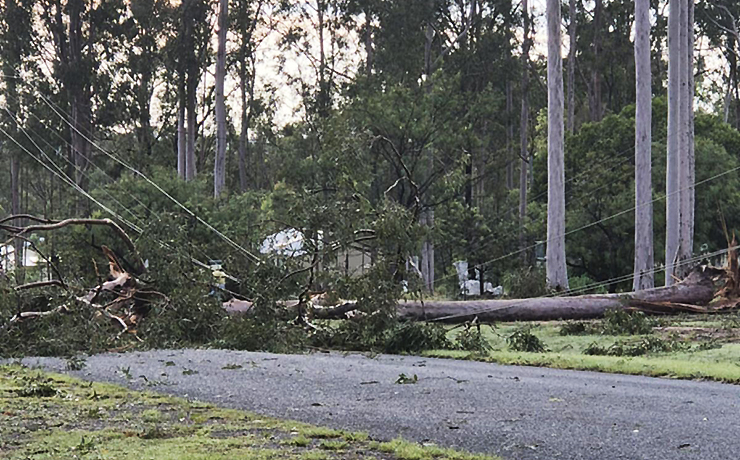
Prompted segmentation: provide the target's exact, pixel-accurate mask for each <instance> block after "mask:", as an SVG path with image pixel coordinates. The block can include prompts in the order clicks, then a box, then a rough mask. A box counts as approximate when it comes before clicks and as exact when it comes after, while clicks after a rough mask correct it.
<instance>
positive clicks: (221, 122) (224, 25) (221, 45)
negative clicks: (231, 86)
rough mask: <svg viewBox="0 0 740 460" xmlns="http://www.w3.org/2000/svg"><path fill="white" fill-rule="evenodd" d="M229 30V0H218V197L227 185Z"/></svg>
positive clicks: (215, 189) (215, 191) (215, 180)
mask: <svg viewBox="0 0 740 460" xmlns="http://www.w3.org/2000/svg"><path fill="white" fill-rule="evenodd" d="M228 30H229V1H228V0H219V2H218V52H217V54H216V161H215V164H214V167H213V195H214V196H215V197H216V198H218V197H219V195H221V193H223V191H224V187H225V186H226V134H227V133H226V100H225V97H224V82H225V80H226V33H227V32H228Z"/></svg>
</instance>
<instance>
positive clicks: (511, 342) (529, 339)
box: [506, 327, 547, 353]
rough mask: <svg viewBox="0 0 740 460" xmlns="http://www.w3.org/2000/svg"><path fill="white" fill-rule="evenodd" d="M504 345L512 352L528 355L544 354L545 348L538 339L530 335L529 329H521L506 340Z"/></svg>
mask: <svg viewBox="0 0 740 460" xmlns="http://www.w3.org/2000/svg"><path fill="white" fill-rule="evenodd" d="M506 343H507V345H508V346H509V349H510V350H512V351H523V352H528V353H544V352H546V351H547V347H545V344H544V343H542V340H540V338H539V337H537V336H536V335H534V334H533V333H532V329H531V327H522V328H519V329H517V330H516V331H514V332H513V333H512V334H511V335H510V336H509V337H507V338H506Z"/></svg>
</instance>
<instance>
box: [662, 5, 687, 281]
mask: <svg viewBox="0 0 740 460" xmlns="http://www.w3.org/2000/svg"><path fill="white" fill-rule="evenodd" d="M682 3H683V1H682V0H670V7H669V8H670V10H669V16H668V140H667V143H668V146H667V149H668V152H667V164H666V239H665V240H666V243H665V285H666V286H671V285H672V284H673V282H674V276H675V274H676V273H675V261H676V259H677V257H678V244H679V231H680V227H679V224H680V211H681V210H680V205H679V203H680V201H679V200H680V196H679V193H678V192H679V184H680V182H679V172H680V169H679V167H680V153H679V151H680V148H681V140H680V137H681V135H680V130H681V110H680V107H681V69H682V65H681V61H682V55H681V10H682V9H683V8H682V6H681V5H682Z"/></svg>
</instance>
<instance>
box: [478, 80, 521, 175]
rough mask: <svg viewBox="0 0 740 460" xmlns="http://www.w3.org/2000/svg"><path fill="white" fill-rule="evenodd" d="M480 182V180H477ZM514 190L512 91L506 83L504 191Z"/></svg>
mask: <svg viewBox="0 0 740 460" xmlns="http://www.w3.org/2000/svg"><path fill="white" fill-rule="evenodd" d="M479 181H480V179H479ZM513 189H514V91H513V90H512V84H511V80H507V81H506V190H513Z"/></svg>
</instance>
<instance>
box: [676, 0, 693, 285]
mask: <svg viewBox="0 0 740 460" xmlns="http://www.w3.org/2000/svg"><path fill="white" fill-rule="evenodd" d="M684 7H685V10H682V15H681V19H682V21H681V22H682V24H681V58H682V60H681V64H682V69H681V128H680V129H681V149H680V150H679V152H680V155H681V158H680V168H681V173H680V177H679V188H680V192H679V203H680V204H679V206H680V208H681V211H680V215H681V223H680V230H679V232H680V233H679V243H678V247H679V253H678V260H679V263H682V262H684V261H685V260H688V259H690V258H691V256H692V255H693V252H694V148H693V147H694V146H693V141H694V114H693V111H694V49H693V48H694V27H693V26H694V24H693V20H694V12H693V10H694V1H693V0H684ZM676 272H677V273H678V274H679V275H680V276H681V277H683V276H685V275H686V274H687V273H688V271H687V266H686V265H682V266H681V267H678V269H677V270H676Z"/></svg>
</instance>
